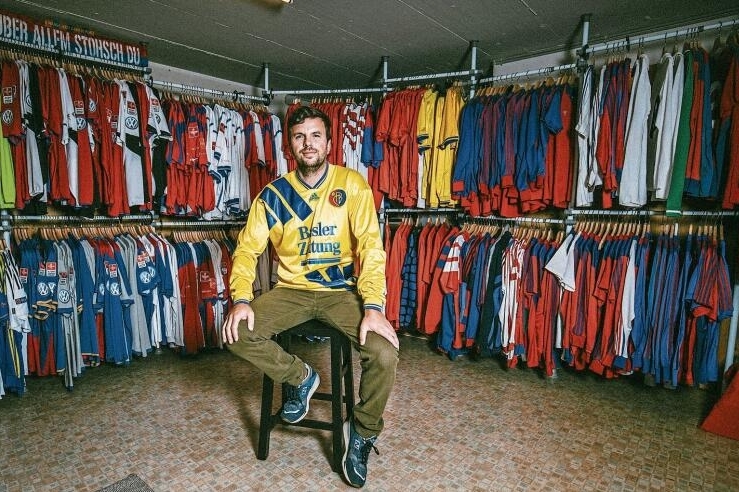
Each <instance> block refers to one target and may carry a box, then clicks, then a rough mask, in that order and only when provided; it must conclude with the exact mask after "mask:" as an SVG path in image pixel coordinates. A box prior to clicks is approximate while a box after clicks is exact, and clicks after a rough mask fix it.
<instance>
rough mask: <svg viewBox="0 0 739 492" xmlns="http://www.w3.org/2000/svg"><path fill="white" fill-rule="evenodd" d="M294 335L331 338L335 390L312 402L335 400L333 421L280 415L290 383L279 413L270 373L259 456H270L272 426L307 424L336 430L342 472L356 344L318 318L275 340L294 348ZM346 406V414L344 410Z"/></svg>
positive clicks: (335, 467) (336, 465) (335, 459)
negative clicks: (291, 420)
mask: <svg viewBox="0 0 739 492" xmlns="http://www.w3.org/2000/svg"><path fill="white" fill-rule="evenodd" d="M292 336H303V337H311V336H312V337H321V338H327V339H328V340H329V344H330V346H331V391H330V392H319V391H316V392H315V393H314V394H313V397H312V398H311V401H315V400H319V401H320V400H323V401H330V402H331V420H330V421H324V420H315V419H309V418H307V417H306V418H304V419H303V420H301V421H300V422H297V423H295V424H290V423H288V422H285V421H284V420H282V418H281V417H280V410H281V409H282V404H284V403H285V398H286V394H287V387H288V385H287V383H284V384H283V385H282V404H281V405H280V408H278V409H277V411H276V412H274V413H273V410H272V399H273V395H274V381H273V380H272V379H271V378H270V377H268V376H267V375H266V374H265V376H264V378H263V380H262V410H261V416H260V422H259V444H258V448H257V459H260V460H266V459H267V456H268V455H269V440H270V433H271V431H272V429H273V428H274V427H275V426H276V425H277V424H282V425H292V426H295V427H305V428H309V429H320V430H329V431H331V432H332V433H333V459H332V468H333V470H334V471H335V472H337V473H341V469H342V466H341V459H342V456H343V449H342V448H343V425H344V420H345V419H346V418H348V417H349V415H351V413H352V409H353V408H354V376H353V373H352V352H351V351H352V346H351V342H350V341H349V338H347V336H346V335H344V334H343V333H341V332H340V331H339V330H336V329H335V328H332V327H330V326H328V325H325V324H323V323H320V322H317V321H308V322H306V323H302V324H300V325H298V326H295V327H293V328H290V329H288V330H285V331H283V332H282V333H280V334H279V335H276V336H275V340H276V341H277V343H279V344H280V346H281V347H282V348H283V349H284V350H286V351H289V350H290V338H291V337H292ZM342 406H343V407H345V411H346V413H345V414H344V413H343V412H342Z"/></svg>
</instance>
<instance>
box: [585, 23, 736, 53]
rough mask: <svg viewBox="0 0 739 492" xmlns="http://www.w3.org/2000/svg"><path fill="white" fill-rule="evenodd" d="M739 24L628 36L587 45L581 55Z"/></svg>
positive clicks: (717, 24) (721, 24) (719, 24)
mask: <svg viewBox="0 0 739 492" xmlns="http://www.w3.org/2000/svg"><path fill="white" fill-rule="evenodd" d="M738 23H739V19H731V20H729V21H726V22H724V21H718V22H715V23H713V24H706V25H701V26H694V27H686V28H682V29H676V30H674V31H673V30H670V29H668V30H665V31H662V32H659V33H654V34H646V35H642V36H626V37H625V38H623V39H619V40H616V41H606V42H604V43H598V44H594V45H593V46H587V44H585V45H584V46H583V49H582V52H581V54H582V55H584V56H587V55H589V54H591V53H597V52H599V51H608V50H614V49H626V50H630V49H631V46H633V45H634V44H636V45H637V46H639V45H642V44H646V43H652V42H655V41H667V40H669V39H675V38H679V37H681V36H697V35H699V34H701V33H703V32H706V31H713V30H716V29H721V28H723V27H727V28H730V27H733V26H735V25H737V24H738Z"/></svg>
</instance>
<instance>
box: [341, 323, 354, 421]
mask: <svg viewBox="0 0 739 492" xmlns="http://www.w3.org/2000/svg"><path fill="white" fill-rule="evenodd" d="M341 345H342V349H343V360H342V363H343V364H342V368H341V370H342V374H343V375H344V403H345V405H346V418H347V419H349V418H351V415H352V412H353V411H354V372H353V368H352V343H351V342H350V341H349V339H347V338H345V339H344V340H342V344H341Z"/></svg>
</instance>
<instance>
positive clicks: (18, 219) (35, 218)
mask: <svg viewBox="0 0 739 492" xmlns="http://www.w3.org/2000/svg"><path fill="white" fill-rule="evenodd" d="M9 217H10V218H11V221H12V223H13V224H16V225H20V224H61V223H74V224H85V225H95V224H106V225H108V224H120V223H123V222H142V223H148V224H151V223H152V222H153V221H154V216H153V215H150V214H147V215H144V214H141V215H133V214H129V215H121V216H119V217H108V216H102V215H95V216H93V217H84V216H81V215H10V216H9Z"/></svg>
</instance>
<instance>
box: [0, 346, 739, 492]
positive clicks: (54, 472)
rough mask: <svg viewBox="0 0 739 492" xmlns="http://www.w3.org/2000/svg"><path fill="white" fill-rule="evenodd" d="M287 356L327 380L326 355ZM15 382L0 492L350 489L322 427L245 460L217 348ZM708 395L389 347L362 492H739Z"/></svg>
mask: <svg viewBox="0 0 739 492" xmlns="http://www.w3.org/2000/svg"><path fill="white" fill-rule="evenodd" d="M293 346H294V348H295V349H296V352H298V353H299V354H302V355H304V356H305V358H306V359H307V360H310V361H312V362H314V363H315V365H316V366H317V368H318V369H319V370H321V371H322V372H324V373H325V372H326V371H327V365H328V347H326V346H325V345H321V344H304V343H297V344H294V345H293ZM355 363H356V357H355ZM355 375H356V376H358V368H357V369H356V370H355ZM324 379H325V380H327V381H328V377H325V378H324ZM28 387H29V392H28V394H26V395H25V396H23V397H22V398H19V397H17V396H14V395H8V396H6V397H5V398H4V399H2V400H0V491H3V492H4V491H55V492H56V491H94V490H97V489H98V488H101V487H103V486H106V485H109V484H111V483H112V482H115V481H117V480H120V479H122V478H124V477H126V476H127V475H128V474H130V473H135V474H137V475H138V476H140V477H141V478H142V479H143V480H144V481H146V482H147V483H148V484H149V485H150V486H151V487H152V488H154V489H155V490H157V491H190V490H193V491H226V490H228V491H240V490H271V491H272V490H275V491H305V490H312V491H325V490H347V489H349V487H348V486H346V485H345V484H344V483H343V482H342V480H341V478H340V477H339V476H338V475H337V474H335V473H333V472H332V471H331V467H330V464H329V456H330V452H331V451H330V450H331V444H330V436H329V434H328V433H327V432H325V431H312V430H307V429H289V430H287V429H283V428H278V429H277V430H275V432H274V433H273V435H272V441H271V451H270V456H269V459H268V460H267V461H258V460H257V459H256V458H255V449H256V439H257V429H258V424H259V400H260V389H261V375H260V374H259V373H257V371H256V370H255V369H254V368H253V367H251V366H250V365H249V364H247V363H244V362H242V361H240V360H238V359H237V358H236V357H234V356H232V355H231V354H230V353H228V352H221V351H215V352H209V353H203V354H200V355H198V356H195V357H189V358H182V357H180V356H178V355H176V354H173V353H171V352H169V351H165V352H164V353H163V354H160V355H152V356H150V357H147V358H146V359H143V360H142V359H139V360H136V361H135V362H134V363H132V364H131V366H130V367H127V368H115V367H107V366H106V367H99V368H95V369H90V370H88V371H87V373H86V374H85V375H84V376H83V377H82V378H80V379H78V380H77V382H76V386H75V389H74V391H73V392H67V391H66V390H64V389H63V388H62V386H61V382H60V381H58V380H56V379H49V378H45V379H32V380H30V381H29V383H28ZM714 399H715V396H714V395H713V394H712V393H711V392H709V391H701V390H698V389H691V388H679V389H677V390H666V389H662V388H654V387H647V386H645V385H644V384H642V383H641V382H639V381H637V380H636V378H635V379H633V380H625V379H622V380H618V381H604V380H601V379H598V378H597V377H595V376H590V375H587V374H573V373H569V372H566V371H560V375H559V378H558V379H557V380H555V381H546V380H544V379H542V378H541V377H540V376H539V375H538V374H537V373H536V372H535V371H531V370H527V369H514V370H504V369H502V368H501V367H500V365H499V364H498V363H497V362H496V361H494V360H490V359H486V360H482V361H477V362H475V361H471V360H469V359H459V360H456V361H450V360H449V359H447V358H445V357H443V356H441V355H437V354H435V353H434V352H433V351H431V350H430V349H429V348H428V345H427V343H426V342H425V341H423V340H420V339H414V338H408V337H403V338H402V340H401V358H400V364H399V367H398V382H397V385H396V387H395V392H394V394H393V397H392V399H391V402H390V404H389V408H388V410H387V412H386V422H387V426H386V432H385V433H383V434H382V436H381V437H380V439H379V440H378V443H377V446H378V448H379V450H380V455H379V456H377V455H375V454H372V455H371V457H370V463H369V465H370V466H369V478H368V482H367V486H366V487H365V490H387V491H395V490H398V491H413V490H423V491H437V490H438V491H441V490H477V491H489V490H493V491H495V490H506V491H510V490H522V491H524V490H525V491H528V490H552V491H560V490H573V491H580V490H605V491H621V490H637V491H641V490H696V491H703V490H725V491H729V490H739V441H733V440H730V439H725V438H722V437H718V436H715V435H712V434H708V433H706V432H703V431H701V430H700V429H699V428H698V424H699V423H700V421H701V419H702V417H703V416H704V415H705V414H706V412H707V411H708V409H709V408H710V406H711V405H712V403H713V401H714ZM327 410H328V409H327V408H326V405H325V404H324V403H315V404H314V405H311V412H312V413H315V414H321V413H322V414H324V415H326V414H327ZM737 418H739V416H737Z"/></svg>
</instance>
